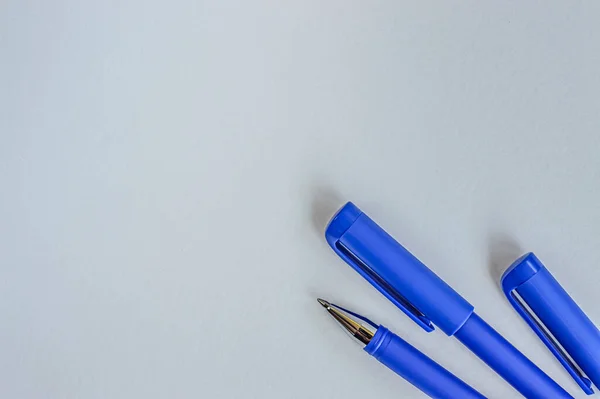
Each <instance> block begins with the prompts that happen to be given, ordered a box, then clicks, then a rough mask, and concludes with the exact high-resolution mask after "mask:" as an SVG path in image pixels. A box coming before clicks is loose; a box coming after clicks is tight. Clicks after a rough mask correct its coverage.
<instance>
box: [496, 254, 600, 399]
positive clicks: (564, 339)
mask: <svg viewBox="0 0 600 399" xmlns="http://www.w3.org/2000/svg"><path fill="white" fill-rule="evenodd" d="M502 290H503V291H504V294H505V295H506V297H507V298H508V300H509V302H510V303H511V304H512V306H513V307H514V308H515V310H516V311H517V312H518V313H519V314H520V315H521V317H523V319H525V321H526V322H527V324H528V325H529V326H530V327H531V328H532V329H533V331H534V332H535V333H536V334H537V336H538V337H539V338H540V339H541V340H542V341H543V342H544V344H545V345H546V346H547V347H548V349H550V351H551V352H552V353H553V354H554V356H556V357H557V358H558V360H559V361H560V363H561V364H562V365H563V366H564V367H565V369H566V370H567V371H568V372H569V374H570V375H571V376H572V377H573V379H575V381H576V382H577V384H579V386H580V387H581V388H582V389H583V391H584V392H585V393H587V394H588V395H590V394H592V393H593V390H592V383H591V381H593V382H594V384H595V385H596V387H598V386H600V331H598V328H596V326H595V325H594V323H592V321H591V320H590V319H589V318H588V317H587V316H586V314H585V313H584V312H583V311H582V310H581V308H580V307H579V306H578V305H577V304H576V303H575V301H574V300H573V299H572V298H571V297H570V296H569V294H568V293H567V292H566V291H565V290H564V289H563V288H562V287H561V285H560V284H559V283H558V281H556V279H555V278H554V277H553V276H552V274H550V272H549V271H548V269H546V267H545V266H544V265H543V264H542V262H540V260H539V259H538V258H537V257H536V256H535V255H534V254H533V253H528V254H525V255H523V256H522V257H521V258H519V259H517V260H516V261H515V262H514V263H513V264H512V265H511V266H510V267H509V268H508V269H507V270H506V272H504V275H503V276H502ZM590 380H591V381H590Z"/></svg>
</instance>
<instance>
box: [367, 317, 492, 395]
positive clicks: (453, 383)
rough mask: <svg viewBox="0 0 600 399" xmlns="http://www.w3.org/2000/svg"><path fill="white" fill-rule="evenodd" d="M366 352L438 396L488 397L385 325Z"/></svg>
mask: <svg viewBox="0 0 600 399" xmlns="http://www.w3.org/2000/svg"><path fill="white" fill-rule="evenodd" d="M365 351H366V352H367V353H369V354H370V355H372V356H373V357H375V358H376V359H377V360H379V361H380V362H381V363H383V364H384V365H385V366H387V367H388V368H389V369H391V370H392V371H394V372H395V373H396V374H398V375H399V376H401V377H402V378H404V379H405V380H407V381H408V382H410V383H411V384H412V385H414V386H415V387H417V388H418V389H420V390H421V391H423V392H424V393H425V394H427V395H428V396H430V397H432V398H436V399H485V396H483V395H481V394H480V393H479V392H477V391H476V390H474V389H473V388H471V387H470V386H469V385H467V384H466V383H464V382H463V381H461V380H460V379H459V378H458V377H456V376H455V375H454V374H452V373H450V372H449V371H448V370H446V369H445V368H443V367H442V366H440V365H439V364H437V363H436V362H434V361H433V360H431V359H430V358H428V357H427V356H425V355H424V354H423V353H421V352H420V351H419V350H418V349H416V348H415V347H413V346H412V345H410V344H409V343H407V342H406V341H404V340H403V339H402V338H400V337H398V336H397V335H395V334H393V333H392V332H390V331H389V330H388V329H387V328H385V327H383V326H381V327H379V328H378V329H377V332H376V333H375V336H374V337H373V339H372V340H371V342H369V344H368V345H367V346H366V347H365Z"/></svg>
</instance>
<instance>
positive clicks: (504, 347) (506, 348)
mask: <svg viewBox="0 0 600 399" xmlns="http://www.w3.org/2000/svg"><path fill="white" fill-rule="evenodd" d="M455 336H456V338H457V339H458V340H459V341H460V342H462V343H463V344H464V345H465V346H466V347H467V348H469V349H470V350H471V351H472V352H473V353H475V354H476V355H477V356H479V358H480V359H481V360H483V361H484V362H485V363H486V364H487V365H488V366H490V367H491V368H492V369H493V370H494V371H496V372H497V373H498V374H499V375H500V376H501V377H502V378H504V379H505V380H506V382H508V383H509V384H510V385H512V386H513V387H514V388H515V389H516V390H517V391H519V392H520V393H521V395H523V396H524V397H526V398H529V399H573V397H572V396H571V395H569V394H568V393H567V392H566V391H565V390H564V389H563V388H561V387H560V385H558V384H557V383H556V382H555V381H554V380H552V379H551V378H550V377H548V375H546V374H545V373H544V372H543V371H542V370H540V368H539V367H537V366H536V365H535V364H534V363H533V362H532V361H531V360H529V359H528V358H527V357H525V355H523V354H522V353H521V352H519V350H518V349H517V348H515V347H514V346H512V345H511V343H510V342H508V341H507V340H506V339H504V337H502V336H501V335H500V334H499V333H498V332H496V330H494V329H493V328H492V327H490V326H489V325H488V324H487V323H486V322H485V321H484V320H483V319H481V317H479V316H477V314H476V313H473V314H472V315H471V317H469V319H468V320H467V321H466V323H465V324H464V325H463V326H462V328H461V329H460V330H458V331H457V332H456V334H455Z"/></svg>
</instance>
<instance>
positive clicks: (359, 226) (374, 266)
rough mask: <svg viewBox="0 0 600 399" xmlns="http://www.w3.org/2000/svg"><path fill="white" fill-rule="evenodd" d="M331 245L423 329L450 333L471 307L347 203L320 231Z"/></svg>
mask: <svg viewBox="0 0 600 399" xmlns="http://www.w3.org/2000/svg"><path fill="white" fill-rule="evenodd" d="M325 237H326V239H327V242H328V243H329V245H330V246H331V248H333V250H334V251H335V252H336V253H337V254H338V255H339V256H340V257H341V258H342V259H343V260H344V261H346V263H348V264H349V265H350V266H352V267H353V268H354V269H355V270H356V271H357V272H358V273H360V275H361V276H363V277H364V278H365V279H366V280H367V281H369V282H370V283H371V284H372V285H373V286H374V287H375V288H377V289H378V290H379V291H380V292H381V293H382V294H383V295H385V296H386V297H387V298H388V299H389V300H390V301H392V303H394V304H395V305H396V306H398V307H399V308H400V309H401V310H402V311H403V312H404V313H406V315H407V316H408V317H410V318H411V319H412V320H413V321H414V322H416V323H417V324H418V325H419V326H421V327H422V328H423V329H424V330H425V331H428V332H430V331H433V329H434V327H433V324H435V325H436V326H438V327H439V328H440V329H441V330H442V331H444V332H445V333H446V334H448V335H453V334H454V333H455V332H456V331H457V330H458V329H460V327H462V325H463V324H464V323H465V322H466V321H467V319H468V318H469V316H471V314H472V313H473V306H472V305H471V304H470V303H469V302H467V301H466V300H465V299H464V298H463V297H461V296H460V295H459V294H458V293H457V292H456V291H454V290H453V289H452V288H450V286H449V285H448V284H446V283H445V282H444V281H442V279H440V278H439V277H438V276H437V275H436V274H435V273H433V272H432V271H431V270H429V268H427V266H425V265H424V264H423V263H421V261H419V260H418V259H417V258H416V257H415V256H413V255H412V254H411V253H410V252H408V250H406V249H405V248H404V247H403V246H402V245H400V244H399V243H398V242H397V241H396V240H394V238H393V237H392V236H390V235H389V234H388V233H386V232H385V230H383V229H382V228H381V227H379V226H378V225H377V223H375V222H374V221H373V220H371V219H370V218H369V217H368V216H367V215H365V214H364V213H363V212H362V211H361V210H360V209H359V208H358V207H356V205H354V204H353V203H351V202H348V203H347V204H346V205H344V206H343V207H342V208H341V209H340V210H339V211H338V212H337V213H336V215H335V216H334V217H333V219H332V220H331V222H329V225H328V226H327V229H326V230H325Z"/></svg>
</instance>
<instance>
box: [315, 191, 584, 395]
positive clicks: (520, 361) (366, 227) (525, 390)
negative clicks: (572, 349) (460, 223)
mask: <svg viewBox="0 0 600 399" xmlns="http://www.w3.org/2000/svg"><path fill="white" fill-rule="evenodd" d="M325 236H326V238H327V242H328V243H329V245H330V246H331V247H332V248H333V250H334V251H335V252H336V253H337V254H338V255H339V256H340V257H341V258H342V259H343V260H344V261H346V263H348V264H349V265H350V266H352V267H353V268H354V269H355V270H356V271H357V272H358V273H360V274H361V275H362V276H363V277H364V278H365V279H366V280H367V281H369V282H370V283H371V284H372V285H373V286H374V287H375V288H377V289H378V290H379V291H380V292H381V293H382V294H383V295H385V296H386V297H387V298H388V299H389V300H390V301H392V302H393V303H394V304H395V305H396V306H398V307H399V308H400V309H401V310H402V311H403V312H404V313H406V315H408V316H409V317H410V318H411V319H412V320H413V321H415V322H416V323H417V324H418V325H419V326H421V327H422V328H423V329H424V330H425V331H427V332H430V331H433V329H434V327H433V325H434V324H435V325H436V326H437V327H439V328H440V330H442V331H443V332H444V333H446V334H447V335H448V336H456V338H457V339H458V340H459V341H461V342H462V343H463V344H464V345H465V346H466V347H467V348H469V349H470V350H471V351H472V352H473V353H475V354H476V355H477V356H478V357H479V358H480V359H482V360H483V361H484V362H485V363H487V365H488V366H490V367H491V368H492V369H493V370H494V371H496V373H498V374H499V375H500V376H501V377H502V378H504V379H505V380H506V381H507V382H508V383H509V384H510V385H512V386H513V387H514V388H515V389H516V390H517V391H519V392H520V393H521V394H522V395H523V396H525V397H526V398H530V399H551V398H558V399H567V398H568V399H573V397H572V396H571V395H569V394H568V393H567V392H566V391H565V390H564V389H563V388H561V387H560V386H559V385H558V384H557V383H556V382H555V381H554V380H552V379H551V378H550V377H549V376H548V375H546V374H545V373H544V372H543V371H542V370H540V368H539V367H537V366H536V365H535V364H534V363H533V362H531V360H529V359H528V358H527V357H525V355H523V354H522V353H521V352H519V351H518V350H517V349H516V348H515V347H514V346H512V345H511V344H510V342H508V341H507V340H506V339H504V338H503V337H502V336H501V335H500V334H499V333H498V332H496V331H495V330H494V329H493V328H492V327H490V326H489V325H488V324H487V323H486V322H485V321H484V320H483V319H481V318H480V317H479V316H478V315H477V314H476V313H475V312H474V308H473V305H471V304H470V303H469V302H467V301H466V300H465V299H464V298H463V297H461V296H460V295H459V294H458V293H457V292H456V291H454V290H453V289H452V288H451V287H450V286H449V285H448V284H446V283H445V282H444V281H443V280H442V279H440V278H439V277H438V276H437V275H436V274H435V273H433V272H432V271H431V270H429V268H427V266H425V265H424V264H423V263H421V262H420V261H419V260H418V259H417V258H416V257H415V256H413V255H412V254H411V253H410V252H409V251H408V250H406V249H405V248H404V247H403V246H402V245H400V244H399V243H398V242H397V241H396V240H394V238H392V237H391V236H390V235H389V234H387V233H386V232H385V231H384V230H383V229H382V228H381V227H379V226H378V225H377V224H376V223H375V222H374V221H373V220H371V219H370V218H369V217H368V216H367V215H365V214H364V213H363V212H362V211H361V210H360V209H359V208H358V207H356V206H355V205H354V204H352V203H351V202H349V203H347V204H346V205H345V206H344V207H342V208H341V209H340V210H339V211H338V213H337V214H336V215H335V216H334V217H333V219H332V220H331V222H330V223H329V225H328V226H327V229H326V232H325Z"/></svg>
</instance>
